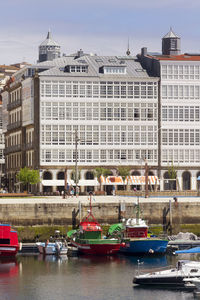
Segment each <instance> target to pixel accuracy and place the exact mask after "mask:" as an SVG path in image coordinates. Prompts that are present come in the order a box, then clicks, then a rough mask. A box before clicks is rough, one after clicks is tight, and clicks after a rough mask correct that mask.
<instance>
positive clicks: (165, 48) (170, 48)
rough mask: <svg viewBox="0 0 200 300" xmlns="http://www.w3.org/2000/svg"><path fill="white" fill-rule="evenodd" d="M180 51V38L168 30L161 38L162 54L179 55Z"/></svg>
mask: <svg viewBox="0 0 200 300" xmlns="http://www.w3.org/2000/svg"><path fill="white" fill-rule="evenodd" d="M180 53H181V40H180V38H179V37H178V36H177V35H176V34H175V33H174V32H173V31H172V28H170V31H169V32H168V33H167V34H166V35H165V36H164V37H163V38H162V54H163V55H180Z"/></svg>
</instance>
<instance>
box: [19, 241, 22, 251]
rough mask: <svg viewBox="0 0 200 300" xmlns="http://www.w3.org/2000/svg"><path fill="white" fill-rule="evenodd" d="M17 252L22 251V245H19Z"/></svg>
mask: <svg viewBox="0 0 200 300" xmlns="http://www.w3.org/2000/svg"><path fill="white" fill-rule="evenodd" d="M19 250H20V251H21V250H22V243H19Z"/></svg>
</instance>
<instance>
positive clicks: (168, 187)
mask: <svg viewBox="0 0 200 300" xmlns="http://www.w3.org/2000/svg"><path fill="white" fill-rule="evenodd" d="M163 179H164V190H165V191H168V190H170V184H169V173H168V172H165V173H164V175H163Z"/></svg>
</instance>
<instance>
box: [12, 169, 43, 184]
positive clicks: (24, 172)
mask: <svg viewBox="0 0 200 300" xmlns="http://www.w3.org/2000/svg"><path fill="white" fill-rule="evenodd" d="M17 180H18V181H19V182H21V183H22V184H23V186H24V189H26V190H28V184H31V185H33V184H37V183H38V182H40V174H39V171H38V170H32V169H29V168H27V167H24V168H22V169H20V171H19V173H18V174H17Z"/></svg>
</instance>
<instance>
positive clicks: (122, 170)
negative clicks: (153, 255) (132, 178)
mask: <svg viewBox="0 0 200 300" xmlns="http://www.w3.org/2000/svg"><path fill="white" fill-rule="evenodd" d="M129 173H130V167H122V166H121V167H118V174H119V176H121V177H122V179H123V181H125V180H126V177H127V176H129V175H130V174H129ZM124 189H125V186H124Z"/></svg>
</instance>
